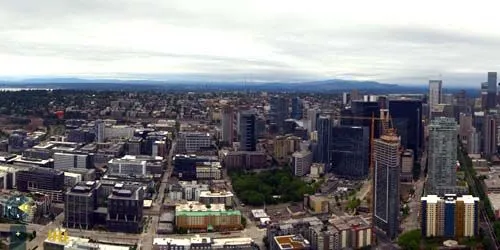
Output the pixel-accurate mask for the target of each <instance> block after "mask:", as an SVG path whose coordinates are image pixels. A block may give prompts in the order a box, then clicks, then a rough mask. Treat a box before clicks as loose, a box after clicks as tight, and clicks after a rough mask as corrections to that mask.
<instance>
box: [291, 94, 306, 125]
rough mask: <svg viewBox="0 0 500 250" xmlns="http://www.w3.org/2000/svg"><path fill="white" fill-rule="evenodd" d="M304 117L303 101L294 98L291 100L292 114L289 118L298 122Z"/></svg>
mask: <svg viewBox="0 0 500 250" xmlns="http://www.w3.org/2000/svg"><path fill="white" fill-rule="evenodd" d="M303 116H304V101H302V99H300V98H299V97H295V98H293V99H292V114H291V116H290V117H291V118H292V119H296V120H300V119H302V117H303Z"/></svg>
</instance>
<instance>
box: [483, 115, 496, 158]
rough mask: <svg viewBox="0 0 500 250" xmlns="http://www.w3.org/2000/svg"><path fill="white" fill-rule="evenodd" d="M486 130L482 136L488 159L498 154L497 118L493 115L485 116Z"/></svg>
mask: <svg viewBox="0 0 500 250" xmlns="http://www.w3.org/2000/svg"><path fill="white" fill-rule="evenodd" d="M483 125H484V128H483V130H482V131H483V133H484V135H483V136H482V137H483V138H484V140H483V143H484V145H483V150H484V151H483V153H484V154H485V155H486V156H487V157H491V156H492V155H494V154H495V153H496V152H497V122H496V117H495V116H494V115H493V114H485V116H484V123H483Z"/></svg>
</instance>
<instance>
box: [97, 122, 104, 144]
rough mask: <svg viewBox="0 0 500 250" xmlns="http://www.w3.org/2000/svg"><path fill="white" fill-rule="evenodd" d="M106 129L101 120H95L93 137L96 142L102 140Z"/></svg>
mask: <svg viewBox="0 0 500 250" xmlns="http://www.w3.org/2000/svg"><path fill="white" fill-rule="evenodd" d="M105 129H106V125H105V124H104V121H103V120H100V119H99V120H96V121H95V138H96V140H97V142H104V139H105V137H104V130H105Z"/></svg>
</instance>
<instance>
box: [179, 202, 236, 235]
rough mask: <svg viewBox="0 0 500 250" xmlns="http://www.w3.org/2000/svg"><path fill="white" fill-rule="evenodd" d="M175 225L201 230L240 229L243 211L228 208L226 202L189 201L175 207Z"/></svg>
mask: <svg viewBox="0 0 500 250" xmlns="http://www.w3.org/2000/svg"><path fill="white" fill-rule="evenodd" d="M175 226H176V227H177V228H183V229H187V230H191V231H200V232H206V231H224V230H238V229H241V227H242V225H241V212H240V211H238V210H226V208H225V205H224V204H210V205H205V204H201V203H198V202H188V203H186V204H179V205H177V206H176V207H175Z"/></svg>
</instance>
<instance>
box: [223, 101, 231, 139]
mask: <svg viewBox="0 0 500 250" xmlns="http://www.w3.org/2000/svg"><path fill="white" fill-rule="evenodd" d="M233 141H234V110H233V108H232V107H231V106H225V107H223V108H222V142H224V143H227V144H231V143H232V142H233Z"/></svg>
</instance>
